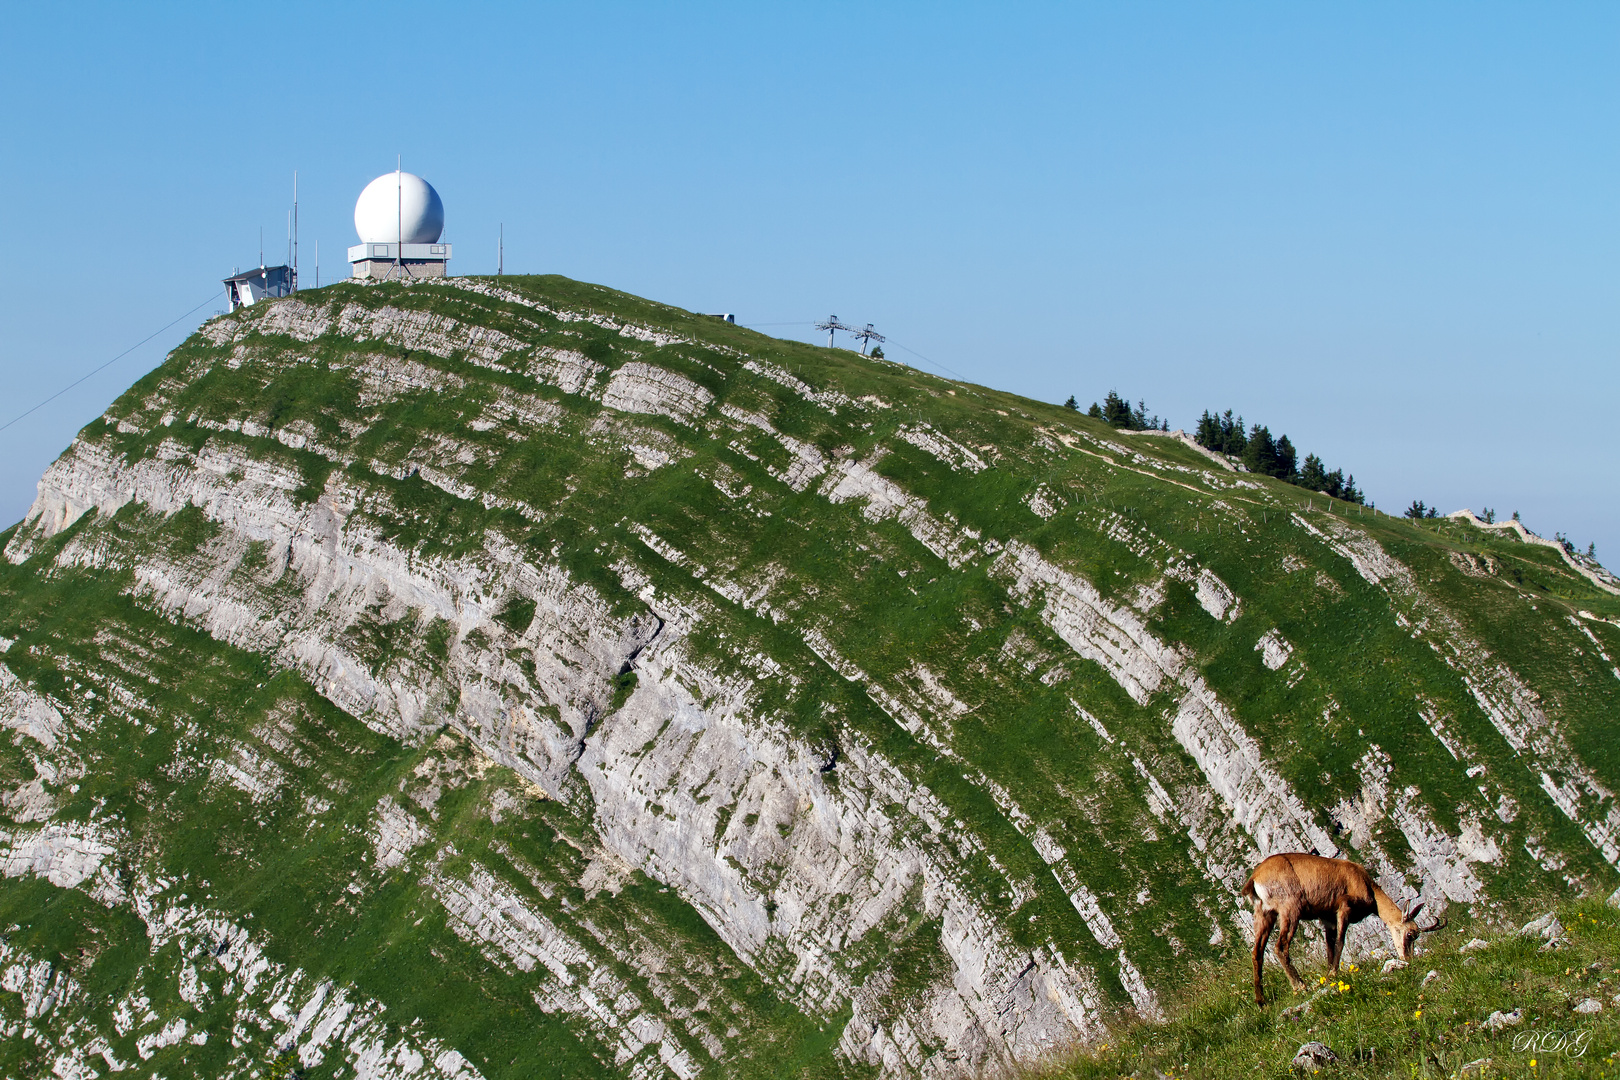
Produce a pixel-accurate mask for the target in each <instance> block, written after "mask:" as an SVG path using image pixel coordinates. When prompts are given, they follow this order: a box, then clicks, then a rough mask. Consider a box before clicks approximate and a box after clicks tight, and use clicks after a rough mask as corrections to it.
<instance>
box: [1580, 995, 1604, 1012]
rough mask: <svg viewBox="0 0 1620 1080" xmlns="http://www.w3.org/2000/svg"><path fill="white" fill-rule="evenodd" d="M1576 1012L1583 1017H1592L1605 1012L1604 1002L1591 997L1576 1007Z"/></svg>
mask: <svg viewBox="0 0 1620 1080" xmlns="http://www.w3.org/2000/svg"><path fill="white" fill-rule="evenodd" d="M1575 1011H1576V1012H1578V1013H1580V1014H1581V1015H1583V1016H1592V1015H1595V1014H1597V1013H1600V1012H1602V1011H1603V1002H1601V1001H1599V1000H1598V999H1597V998H1593V997H1589V998H1587V999H1586V1000H1584V1001H1582V1002H1581V1003H1580V1004H1579V1005H1577V1006H1575Z"/></svg>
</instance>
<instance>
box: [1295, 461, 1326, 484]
mask: <svg viewBox="0 0 1620 1080" xmlns="http://www.w3.org/2000/svg"><path fill="white" fill-rule="evenodd" d="M1299 486H1300V487H1307V488H1310V489H1311V490H1312V491H1325V490H1327V468H1326V467H1325V466H1324V465H1323V464H1322V459H1321V458H1319V457H1317V456H1316V455H1315V454H1306V455H1305V467H1304V468H1303V469H1301V470H1300V472H1299Z"/></svg>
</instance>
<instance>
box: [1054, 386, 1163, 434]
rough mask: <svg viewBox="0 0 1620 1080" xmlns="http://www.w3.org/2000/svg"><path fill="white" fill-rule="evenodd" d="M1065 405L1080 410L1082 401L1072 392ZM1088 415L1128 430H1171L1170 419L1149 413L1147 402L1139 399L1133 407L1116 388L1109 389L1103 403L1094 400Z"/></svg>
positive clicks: (1067, 407)
mask: <svg viewBox="0 0 1620 1080" xmlns="http://www.w3.org/2000/svg"><path fill="white" fill-rule="evenodd" d="M1063 407H1064V408H1065V409H1074V410H1075V411H1076V412H1078V411H1079V410H1080V403H1079V402H1078V401H1076V400H1074V395H1073V394H1070V395H1069V400H1068V401H1065V402H1064V403H1063ZM1086 415H1087V416H1090V417H1094V418H1095V419H1098V420H1105V421H1107V422H1108V424H1109V425H1110V426H1112V427H1117V428H1124V429H1125V430H1126V431H1169V430H1170V421H1168V420H1165V419H1163V418H1162V417H1159V416H1149V415H1148V414H1147V402H1145V401H1138V402H1137V403H1136V408H1134V409H1133V408H1131V403H1130V401H1129V400H1127V399H1126V398H1122V397H1120V396H1119V394H1118V392H1116V391H1114V390H1110V391H1108V396H1107V397H1105V398H1103V400H1102V404H1101V405H1099V404H1097V403H1096V402H1095V401H1093V402H1092V403H1091V408H1089V409H1087V410H1086Z"/></svg>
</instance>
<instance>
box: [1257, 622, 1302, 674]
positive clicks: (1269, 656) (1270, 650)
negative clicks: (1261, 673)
mask: <svg viewBox="0 0 1620 1080" xmlns="http://www.w3.org/2000/svg"><path fill="white" fill-rule="evenodd" d="M1254 648H1255V651H1256V652H1258V653H1259V654H1260V662H1261V663H1262V664H1265V665H1266V667H1267V668H1269V669H1271V670H1272V671H1276V670H1277V669H1278V668H1280V667H1282V666H1283V665H1284V664H1286V663H1288V658H1289V657H1290V656H1293V655H1294V647H1293V646H1292V645H1290V644H1289V643H1288V641H1287V639H1286V638H1284V637H1283V636H1282V634H1281V633H1280V632H1279V631H1278V630H1277V628H1276V627H1272V628H1271V629H1270V630H1267V631H1266V632H1265V633H1264V634H1263V635H1261V637H1260V640H1259V641H1257V642H1255V643H1254Z"/></svg>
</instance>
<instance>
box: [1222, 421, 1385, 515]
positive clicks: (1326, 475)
mask: <svg viewBox="0 0 1620 1080" xmlns="http://www.w3.org/2000/svg"><path fill="white" fill-rule="evenodd" d="M1193 437H1194V438H1195V439H1197V440H1198V445H1199V446H1203V447H1207V448H1208V449H1210V450H1218V451H1220V452H1221V453H1223V454H1230V455H1231V456H1233V457H1235V458H1237V459H1239V460H1240V461H1242V462H1243V464H1244V465H1245V466H1247V467H1248V469H1249V471H1250V472H1253V473H1261V474H1262V475H1265V476H1275V477H1276V478H1277V479H1279V480H1285V481H1287V482H1288V483H1290V484H1298V485H1299V486H1300V487H1303V488H1310V489H1311V490H1312V491H1320V492H1323V493H1324V494H1326V495H1327V496H1329V497H1330V498H1334V499H1343V500H1344V501H1345V502H1351V503H1364V502H1366V501H1367V500H1366V495H1365V494H1364V493H1363V492H1362V491H1361V490H1360V489H1359V488H1357V487H1356V478H1355V475H1354V474H1351V475H1349V476H1346V475H1345V472H1344V470H1343V469H1334V470H1332V471H1331V472H1329V471H1328V467H1327V466H1326V465H1325V464H1323V463H1322V459H1321V458H1319V457H1317V456H1316V455H1315V454H1306V455H1305V461H1304V463H1303V464H1301V463H1300V461H1299V452H1298V451H1297V450H1295V449H1294V444H1293V442H1292V441H1290V440H1289V438H1288V436H1287V435H1279V436H1277V437H1276V438H1273V437H1272V434H1271V429H1270V428H1268V427H1266V425H1264V424H1255V425H1254V426H1253V427H1248V428H1245V426H1244V423H1243V417H1241V416H1238V417H1234V416H1233V415H1232V410H1231V409H1227V410H1226V412H1224V413H1211V412H1210V411H1209V410H1208V409H1206V410H1204V415H1203V416H1201V417H1199V418H1198V431H1197V432H1196V433H1195V434H1194V436H1193Z"/></svg>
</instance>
